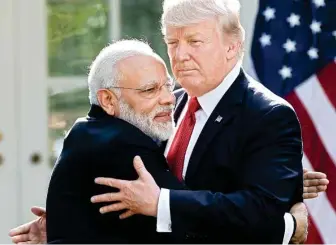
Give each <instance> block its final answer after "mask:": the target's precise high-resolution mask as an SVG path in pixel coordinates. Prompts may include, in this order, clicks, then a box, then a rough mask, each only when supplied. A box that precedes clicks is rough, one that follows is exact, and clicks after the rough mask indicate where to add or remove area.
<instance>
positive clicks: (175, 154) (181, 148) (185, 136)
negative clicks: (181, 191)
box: [167, 97, 200, 181]
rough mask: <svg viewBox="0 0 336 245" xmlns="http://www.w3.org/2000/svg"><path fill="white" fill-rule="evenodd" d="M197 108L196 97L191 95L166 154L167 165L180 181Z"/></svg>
mask: <svg viewBox="0 0 336 245" xmlns="http://www.w3.org/2000/svg"><path fill="white" fill-rule="evenodd" d="M199 109H200V104H199V103H198V101H197V98H196V97H192V98H191V99H190V101H189V106H188V110H187V113H186V114H185V116H184V118H183V120H182V122H181V124H180V126H179V128H178V129H177V132H176V134H175V137H174V140H173V142H172V144H171V146H170V149H169V152H168V155H167V161H168V165H169V167H170V169H171V171H172V172H173V173H174V174H175V176H176V177H177V178H178V179H179V180H180V181H182V172H183V165H184V158H185V154H186V151H187V147H188V145H189V141H190V137H191V134H192V132H193V130H194V127H195V123H196V118H195V112H196V111H198V110H199Z"/></svg>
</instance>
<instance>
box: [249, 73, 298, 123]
mask: <svg viewBox="0 0 336 245" xmlns="http://www.w3.org/2000/svg"><path fill="white" fill-rule="evenodd" d="M246 80H247V83H246V93H245V96H244V107H245V109H246V112H247V113H248V114H249V116H251V117H252V118H254V117H255V118H256V119H257V118H261V117H267V116H273V115H278V114H280V115H282V114H283V113H284V114H288V115H292V116H294V117H296V113H295V110H294V108H293V106H292V105H291V104H290V103H288V102H287V101H286V100H285V99H283V98H281V97H280V96H278V95H276V94H274V93H273V92H272V91H270V90H269V89H268V88H266V87H265V86H264V85H263V84H261V83H260V82H258V81H256V80H255V79H253V78H252V77H250V76H248V75H246Z"/></svg>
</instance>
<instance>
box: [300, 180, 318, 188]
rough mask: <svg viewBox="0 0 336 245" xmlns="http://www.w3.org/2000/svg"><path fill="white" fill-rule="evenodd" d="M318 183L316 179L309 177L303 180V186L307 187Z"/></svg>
mask: <svg viewBox="0 0 336 245" xmlns="http://www.w3.org/2000/svg"><path fill="white" fill-rule="evenodd" d="M316 185H319V180H318V179H311V180H304V181H303V186H306V187H309V186H316Z"/></svg>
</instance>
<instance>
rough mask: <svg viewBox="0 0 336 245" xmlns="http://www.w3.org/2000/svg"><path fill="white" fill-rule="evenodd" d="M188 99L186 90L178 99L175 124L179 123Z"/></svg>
mask: <svg viewBox="0 0 336 245" xmlns="http://www.w3.org/2000/svg"><path fill="white" fill-rule="evenodd" d="M187 101H188V95H187V93H186V92H184V93H183V94H182V95H181V96H180V97H179V98H178V99H177V101H176V107H175V111H174V123H175V125H176V124H177V121H178V119H179V117H180V115H181V113H182V111H183V108H184V106H185V104H186V103H187Z"/></svg>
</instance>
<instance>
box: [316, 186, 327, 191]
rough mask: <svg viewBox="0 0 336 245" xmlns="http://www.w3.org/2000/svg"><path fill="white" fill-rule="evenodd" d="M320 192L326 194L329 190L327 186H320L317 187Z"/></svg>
mask: <svg viewBox="0 0 336 245" xmlns="http://www.w3.org/2000/svg"><path fill="white" fill-rule="evenodd" d="M316 188H317V191H318V192H324V191H326V190H327V186H326V185H319V186H317V187H316Z"/></svg>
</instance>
